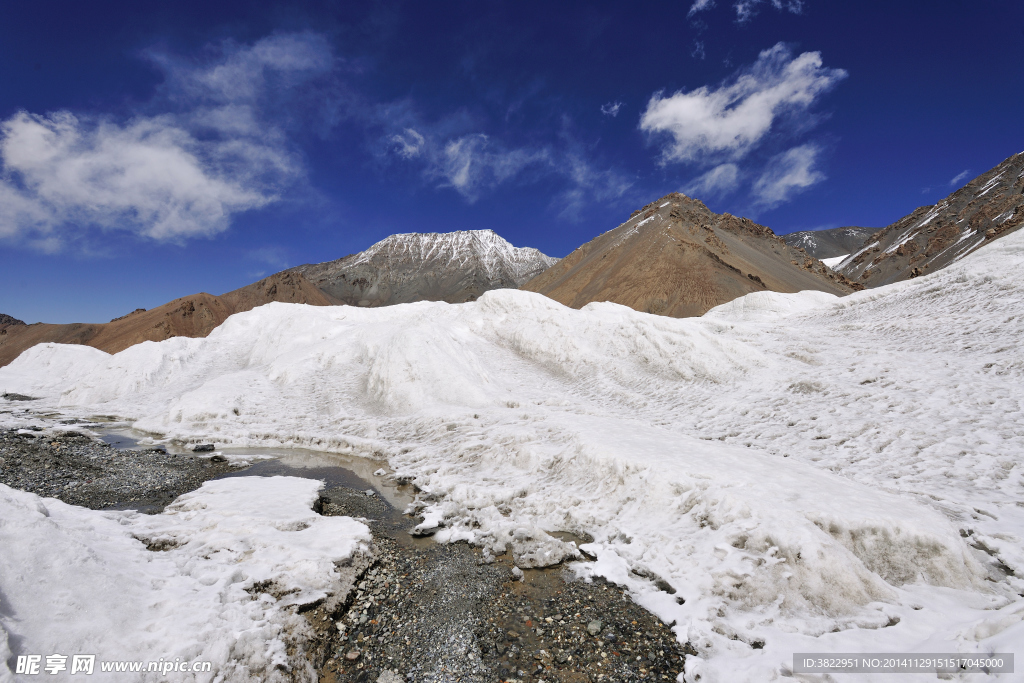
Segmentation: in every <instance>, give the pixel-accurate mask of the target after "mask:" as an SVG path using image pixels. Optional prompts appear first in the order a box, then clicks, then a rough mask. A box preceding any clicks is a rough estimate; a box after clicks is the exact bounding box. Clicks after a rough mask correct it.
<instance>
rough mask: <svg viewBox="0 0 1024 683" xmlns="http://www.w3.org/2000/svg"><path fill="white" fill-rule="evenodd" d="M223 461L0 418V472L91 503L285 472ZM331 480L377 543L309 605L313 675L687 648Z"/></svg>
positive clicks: (601, 658) (620, 667)
mask: <svg viewBox="0 0 1024 683" xmlns="http://www.w3.org/2000/svg"><path fill="white" fill-rule="evenodd" d="M218 460H221V459H220V458H217V459H213V458H210V457H208V456H207V457H203V456H199V455H193V454H187V453H182V454H168V453H166V452H165V451H164V450H163V449H162V448H159V447H157V448H148V449H144V448H143V449H140V448H133V449H130V450H117V449H115V448H113V447H112V446H110V445H109V444H106V443H102V442H99V441H97V440H95V439H94V438H92V437H90V436H88V435H86V434H83V433H81V432H77V431H74V425H56V426H53V425H52V423H51V424H50V425H48V426H47V427H45V428H42V427H39V426H32V427H29V428H22V429H5V430H0V482H2V483H4V484H7V485H8V486H12V487H14V488H18V489H22V490H25V491H31V492H33V493H36V494H38V495H41V496H48V497H55V498H59V499H60V500H62V501H64V502H66V503H70V504H74V505H81V506H84V507H89V508H93V509H104V508H108V509H109V508H134V509H140V510H143V511H145V512H158V511H159V510H161V509H163V507H164V506H165V505H167V504H168V503H170V502H171V501H173V500H174V499H175V498H176V497H177V496H179V495H181V494H183V493H186V492H188V491H191V490H194V489H196V488H198V487H199V486H201V485H202V483H203V482H204V481H206V480H208V479H212V478H214V477H218V476H239V475H242V476H246V475H249V474H250V473H257V472H261V471H263V470H266V471H267V473H268V474H272V473H277V474H281V473H286V472H276V471H273V470H272V469H270V468H268V467H266V464H264V465H263V466H257V467H255V468H252V470H251V472H250V470H245V469H242V470H240V469H238V468H237V467H232V466H231V465H229V464H228V463H227V462H219V461H218ZM334 469H338V470H339V471H340V470H341V468H334ZM295 473H298V470H297V471H296V472H293V473H292V474H295ZM305 476H312V477H314V478H324V477H322V471H316V470H311V471H308V473H307V474H306V475H305ZM326 479H327V480H328V481H329V482H330V485H329V487H328V488H327V489H326V490H325V491H324V493H323V497H322V499H321V505H320V509H321V511H322V513H323V514H325V515H350V516H353V517H356V518H360V519H363V520H364V521H365V522H366V523H367V524H369V526H370V528H371V530H372V532H373V536H374V543H375V548H376V554H375V557H374V560H373V563H372V564H371V565H370V566H369V567H368V568H367V570H366V572H365V573H364V574H363V575H362V576H361V577H360V579H359V583H358V587H357V590H356V591H355V592H354V593H353V594H352V595H350V596H349V597H348V600H347V601H346V602H345V603H344V604H341V605H338V606H335V607H332V608H331V609H330V610H329V611H328V610H327V609H326V608H325V607H324V606H323V605H320V606H313V607H312V608H311V609H308V610H307V611H306V612H305V613H304V616H305V617H306V618H307V620H308V621H309V623H310V624H311V625H312V627H313V630H314V632H315V637H314V639H313V642H311V643H308V644H307V647H306V651H307V652H308V653H309V657H310V659H311V663H312V664H313V666H314V667H315V668H316V669H317V670H318V672H319V679H320V680H321V681H324V682H326V683H342V682H349V681H355V682H360V683H363V682H369V683H398V682H399V681H408V682H410V683H412V682H416V683H419V682H423V683H434V682H438V683H439V682H441V681H445V682H449V681H466V682H477V681H480V682H485V681H486V682H494V681H508V682H512V681H523V682H527V681H529V682H531V683H533V682H540V681H547V682H552V681H565V682H568V683H583V682H591V683H598V682H605V681H663V680H675V678H676V676H677V675H678V674H679V672H680V671H682V669H683V663H684V660H685V657H686V655H687V654H688V653H692V652H693V651H692V650H691V649H690V648H689V646H688V645H686V646H683V645H680V644H679V643H678V642H677V641H676V639H675V636H674V634H673V633H672V631H671V629H670V627H669V626H668V625H666V624H663V623H661V622H659V621H658V620H657V618H655V617H654V616H653V615H651V614H650V613H648V612H646V611H645V610H643V609H642V608H641V607H639V606H637V605H635V604H634V603H633V602H632V601H631V600H630V599H629V597H628V595H626V594H625V592H624V591H623V590H621V589H620V588H618V587H617V586H615V585H612V584H608V583H605V582H604V581H601V580H596V581H593V582H587V581H583V580H579V579H577V578H575V575H574V574H573V572H572V571H571V570H570V569H569V568H567V567H555V568H549V569H544V570H526V571H525V572H524V571H522V570H519V569H516V568H515V567H514V565H513V564H512V561H511V558H510V557H509V556H508V555H505V556H500V557H498V558H497V559H493V558H492V559H491V560H490V561H489V562H488V561H486V560H485V558H484V556H483V555H482V554H481V553H480V551H479V550H477V549H475V548H471V547H469V546H467V545H466V544H454V545H441V544H438V543H434V542H433V541H431V540H430V539H428V538H427V539H424V538H413V537H412V536H411V535H410V530H411V529H412V527H413V526H414V525H415V524H416V520H415V519H413V518H412V517H409V516H405V515H403V514H401V513H400V512H399V511H398V510H396V509H395V507H393V506H392V505H391V504H389V503H388V502H387V501H386V500H384V499H383V498H382V497H381V496H380V495H378V494H376V493H375V492H374V491H373V490H372V489H369V488H368V486H367V485H364V484H365V482H364V481H362V480H359V479H358V477H354V475H353V476H352V477H351V478H350V479H347V480H346V481H347V483H346V484H343V485H339V484H338V483H337V481H334V482H331V480H330V477H326ZM409 493H410V497H411V491H410V492H409Z"/></svg>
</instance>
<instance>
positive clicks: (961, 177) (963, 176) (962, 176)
mask: <svg viewBox="0 0 1024 683" xmlns="http://www.w3.org/2000/svg"><path fill="white" fill-rule="evenodd" d="M970 177H971V169H965V170H964V171H962V172H960V173H957V174H956V177H955V178H953V179H952V180H950V181H949V184H950V186H951V187H952V186H956V185H959V184H960V183H962V182H963V181H965V180H967V179H968V178H970Z"/></svg>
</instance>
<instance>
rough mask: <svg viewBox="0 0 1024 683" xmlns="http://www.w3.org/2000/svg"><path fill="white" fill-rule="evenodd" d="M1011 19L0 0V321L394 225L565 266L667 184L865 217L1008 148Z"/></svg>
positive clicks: (814, 219)
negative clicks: (533, 250) (564, 260)
mask: <svg viewBox="0 0 1024 683" xmlns="http://www.w3.org/2000/svg"><path fill="white" fill-rule="evenodd" d="M1022 65H1024V3H1021V2H1019V0H976V1H975V2H967V1H966V0H958V1H948V2H944V1H932V2H924V1H922V2H909V1H908V2H896V3H894V2H891V0H890V1H889V2H870V1H868V2H856V3H852V2H826V1H825V0H682V1H680V2H665V3H654V2H652V3H643V2H633V3H622V2H607V3H601V2H586V3H584V2H563V3H552V2H529V1H523V0H519V1H517V2H468V1H467V2H439V1H437V2H373V3H369V2H368V3H351V2H349V3H343V2H316V3H313V2H310V3H303V2H289V3H287V4H279V5H274V4H271V3H263V4H259V5H258V6H257V3H248V2H238V3H227V2H212V1H209V0H207V1H205V2H188V1H179V2H173V3H171V2H152V3H137V2H136V3H127V2H125V3H118V2H104V1H102V0H100V1H96V2H89V3H81V2H69V1H61V2H55V1H52V0H35V1H34V2H31V3H14V2H10V3H5V8H4V21H3V22H2V23H0V264H2V266H0V272H2V273H3V275H2V282H0V312H3V313H8V314H11V315H14V316H16V317H20V318H22V319H24V320H26V321H27V322H36V321H46V322H72V321H82V322H105V321H107V320H109V319H111V318H113V317H115V316H118V315H123V314H124V313H126V312H128V311H130V310H133V309H134V308H137V307H144V308H151V307H153V306H157V305H160V304H162V303H165V302H166V301H168V300H170V299H173V298H175V297H178V296H183V295H186V294H190V293H194V292H198V291H208V292H211V293H214V294H220V293H223V292H225V291H229V290H231V289H234V288H236V287H240V286H243V285H245V284H248V283H250V282H252V281H254V280H256V279H259V278H260V277H262V276H264V275H267V274H270V273H273V272H276V271H277V270H281V269H283V268H286V267H289V266H293V265H298V264H301V263H307V262H318V261H326V260H330V259H335V258H339V257H341V256H343V255H345V254H348V253H352V252H355V251H359V250H361V249H364V248H365V247H367V246H369V245H370V244H372V243H373V242H375V241H377V240H379V239H381V238H383V237H385V236H387V235H389V234H392V233H396V232H434V231H441V232H443V231H450V230H462V229H481V228H491V229H493V230H495V231H496V232H498V233H499V234H501V235H502V236H504V237H505V238H506V239H508V240H509V241H511V242H512V243H513V244H515V245H517V246H535V247H537V248H539V249H541V250H543V251H544V252H546V253H548V254H550V255H553V256H564V255H565V254H567V253H568V252H569V251H571V250H572V249H574V248H575V247H576V246H578V245H579V244H581V243H583V242H586V241H588V240H590V239H591V238H593V237H594V236H596V235H597V234H599V233H601V232H604V231H606V230H609V229H611V228H614V227H615V226H616V225H618V224H619V223H620V222H622V221H623V220H625V219H626V218H627V217H628V215H629V213H630V212H631V211H632V210H633V209H635V208H638V207H639V206H641V205H643V204H645V203H647V202H649V201H652V200H653V199H656V198H658V197H660V196H662V195H664V194H667V193H668V192H672V191H676V190H681V191H683V192H686V193H687V194H690V195H691V196H695V197H698V198H700V199H703V200H704V201H705V202H706V203H707V204H708V205H709V206H710V207H711V208H712V209H713V210H716V211H729V212H731V213H734V214H739V215H746V216H750V217H751V218H754V219H755V220H757V221H758V222H761V223H763V224H765V225H768V226H770V227H771V228H773V229H774V230H775V231H776V232H778V233H786V232H791V231H794V230H806V229H819V228H830V227H838V226H842V225H861V226H877V227H881V226H884V225H886V224H888V223H890V222H892V221H894V220H896V219H898V218H899V217H901V216H903V215H905V214H907V213H909V212H910V211H912V210H913V209H914V208H916V207H918V206H921V205H924V204H931V203H934V202H935V201H937V200H938V199H940V198H941V197H943V196H945V195H946V194H948V193H949V192H951V191H952V190H954V189H956V187H957V186H958V184H960V183H962V182H965V181H966V180H969V179H970V178H973V177H974V176H975V175H977V174H979V173H981V172H983V171H985V170H987V169H988V168H990V167H992V166H994V165H996V164H997V163H999V162H1000V161H1002V160H1003V159H1005V158H1006V157H1008V156H1010V155H1011V154H1015V153H1017V152H1020V151H1021V150H1022V149H1024V132H1022V130H1021V126H1020V117H1021V112H1022V111H1024V106H1022V105H1024V88H1022V85H1024V68H1022Z"/></svg>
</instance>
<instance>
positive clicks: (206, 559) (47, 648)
mask: <svg viewBox="0 0 1024 683" xmlns="http://www.w3.org/2000/svg"><path fill="white" fill-rule="evenodd" d="M82 348H89V347H82ZM321 486H322V484H321V483H320V482H317V481H311V480H308V479H297V478H292V477H271V478H262V477H239V478H233V479H224V480H220V481H210V482H207V483H205V484H203V486H202V488H200V489H199V490H198V491H194V492H192V493H189V494H186V495H184V496H182V497H180V498H179V499H178V500H177V501H176V502H175V503H174V504H173V505H170V506H169V507H168V508H167V509H166V510H165V511H164V512H163V513H161V514H159V515H152V516H150V515H143V514H139V513H137V512H99V511H94V510H87V509H84V508H80V507H76V506H73V505H66V504H65V503H62V502H60V501H59V500H55V499H52V498H45V499H43V498H39V497H38V496H36V495H34V494H31V493H25V492H22V491H16V490H14V489H11V488H8V487H7V486H4V485H2V484H0V548H2V549H3V551H2V552H0V590H2V594H3V596H4V597H3V599H4V605H3V611H0V655H6V656H0V680H11V679H10V675H11V671H9V669H8V666H7V662H8V657H9V656H10V652H9V651H7V652H5V651H4V650H5V649H7V648H6V647H5V646H9V644H13V643H14V642H17V644H18V654H26V653H27V654H31V653H35V654H39V655H42V656H43V657H44V659H43V664H44V665H45V662H46V660H45V657H46V656H48V655H51V654H53V653H60V654H63V655H67V656H69V659H68V660H67V661H66V662H65V663H66V665H67V670H65V671H64V672H63V674H59V675H58V676H57V677H54V676H52V675H50V674H47V673H44V672H41V673H40V674H39V675H37V676H27V677H25V678H21V677H19V680H33V679H35V678H40V677H41V678H45V679H48V680H71V681H74V680H79V678H82V679H83V680H92V681H126V680H135V681H143V680H145V681H204V682H209V681H214V680H218V681H253V680H259V681H285V680H289V681H292V680H299V681H301V680H309V681H313V680H315V679H316V674H315V672H314V671H313V670H312V667H310V665H309V664H308V663H307V662H306V660H305V658H304V657H303V656H302V654H303V651H302V643H303V642H304V641H305V639H306V638H307V637H308V636H309V635H310V632H309V626H308V624H307V623H306V620H305V619H304V618H303V617H300V616H299V615H297V614H296V613H295V609H290V607H293V606H295V605H305V604H309V603H313V602H317V601H320V600H324V599H327V598H329V597H333V598H335V599H337V600H344V599H345V598H346V596H347V595H348V593H349V592H350V591H351V590H352V584H353V581H354V579H355V576H356V575H357V573H358V571H359V570H360V569H361V568H362V567H365V566H366V564H367V561H368V559H369V557H368V555H369V542H370V531H369V529H368V528H367V527H366V525H364V524H362V523H360V522H356V521H355V520H353V519H351V518H349V517H322V516H320V515H318V514H316V513H315V512H313V510H312V509H311V508H312V505H313V503H314V501H315V500H316V499H317V495H318V493H317V492H318V490H319V489H320V487H321ZM342 564H345V565H348V566H342ZM74 654H95V655H97V661H96V662H95V663H94V671H93V673H92V675H91V676H89V675H86V674H81V673H80V674H77V675H71V664H72V662H71V660H70V656H71V655H74ZM158 658H162V659H163V660H164V661H166V662H170V663H174V662H181V663H187V664H188V665H190V666H193V665H195V664H196V663H197V662H208V663H209V664H210V670H209V671H208V672H205V673H202V672H201V673H199V674H192V673H185V672H181V671H171V672H166V671H164V672H161V674H148V675H146V674H143V675H141V676H140V675H134V676H133V675H131V674H127V675H126V674H125V673H116V672H107V673H104V672H103V671H102V667H103V664H104V663H107V664H110V663H113V662H119V661H120V662H123V661H130V662H144V663H145V664H144V666H147V665H148V663H149V662H150V661H157V659H158Z"/></svg>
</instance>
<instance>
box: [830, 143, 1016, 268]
mask: <svg viewBox="0 0 1024 683" xmlns="http://www.w3.org/2000/svg"><path fill="white" fill-rule="evenodd" d="M1022 225H1024V152H1021V153H1020V154H1015V155H1014V156H1012V157H1010V158H1009V159H1007V160H1005V161H1004V162H1002V163H1001V164H999V165H998V166H996V167H995V168H993V169H992V170H990V171H988V172H986V173H982V174H981V175H980V176H978V177H977V178H975V179H974V180H972V181H971V182H969V183H967V184H966V185H965V186H963V187H962V188H960V189H959V190H957V191H956V192H954V193H953V194H951V195H949V196H948V197H946V198H945V199H943V200H942V201H941V202H939V203H938V204H935V205H934V206H922V207H921V208H919V209H917V210H916V211H914V212H913V213H911V214H910V215H908V216H904V217H903V218H901V219H900V220H898V221H896V222H895V223H893V224H892V225H890V226H888V227H886V228H883V229H881V230H879V231H878V232H877V233H876V234H874V235H873V236H872V237H871V239H870V240H869V242H868V243H867V244H863V245H861V246H860V248H858V249H857V250H855V251H854V252H852V253H851V254H850V257H849V258H847V259H846V260H844V261H843V262H842V263H840V264H839V265H838V266H837V267H836V269H837V270H838V271H839V272H841V273H842V274H843V275H845V276H846V277H848V278H850V279H851V280H853V281H855V282H858V283H860V284H863V285H864V286H865V287H878V286H879V285H886V284H889V283H891V282H898V281H900V280H906V279H907V278H911V277H917V276H918V275H926V274H928V273H933V272H935V271H937V270H940V269H942V268H945V267H946V266H948V265H949V264H951V263H953V262H954V261H958V260H960V259H962V258H963V257H964V256H967V255H968V254H970V253H971V252H972V251H975V250H976V249H979V248H980V247H982V246H984V245H985V244H987V243H989V242H991V241H992V240H995V239H999V238H1000V237H1003V236H1005V235H1009V234H1010V233H1012V232H1014V231H1016V230H1018V229H1020V227H1021V226H1022Z"/></svg>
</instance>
